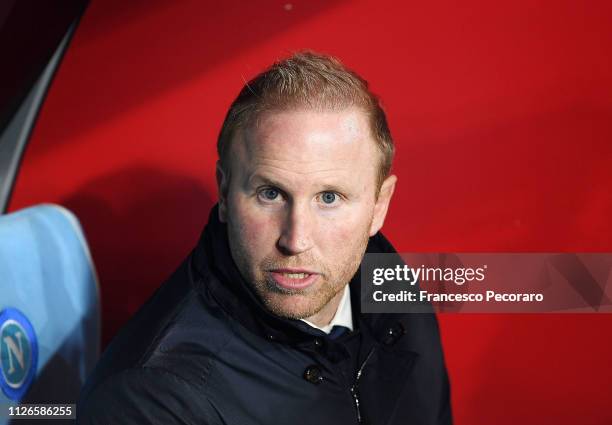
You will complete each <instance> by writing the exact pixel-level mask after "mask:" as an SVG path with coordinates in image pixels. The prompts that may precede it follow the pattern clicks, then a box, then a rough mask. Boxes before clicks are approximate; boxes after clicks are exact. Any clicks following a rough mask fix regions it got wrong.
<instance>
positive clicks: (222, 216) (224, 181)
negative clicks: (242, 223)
mask: <svg viewBox="0 0 612 425" xmlns="http://www.w3.org/2000/svg"><path fill="white" fill-rule="evenodd" d="M215 176H216V177H217V192H218V193H219V221H220V222H221V223H227V191H228V188H229V172H227V171H225V170H224V169H223V166H222V165H221V161H217V168H216V172H215Z"/></svg>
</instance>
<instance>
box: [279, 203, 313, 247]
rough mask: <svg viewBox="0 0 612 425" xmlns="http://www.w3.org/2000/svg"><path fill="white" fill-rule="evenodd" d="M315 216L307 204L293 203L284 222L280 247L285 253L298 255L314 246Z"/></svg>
mask: <svg viewBox="0 0 612 425" xmlns="http://www.w3.org/2000/svg"><path fill="white" fill-rule="evenodd" d="M313 224H314V223H313V217H312V211H310V208H309V207H308V205H307V204H297V203H295V204H293V205H291V206H290V207H289V210H288V213H287V216H286V218H285V222H284V224H283V228H282V232H281V235H280V238H279V239H278V243H277V244H278V248H279V250H280V251H281V252H283V253H284V254H285V255H297V254H300V253H302V252H306V251H308V250H309V249H311V248H312V246H313V239H312V232H313Z"/></svg>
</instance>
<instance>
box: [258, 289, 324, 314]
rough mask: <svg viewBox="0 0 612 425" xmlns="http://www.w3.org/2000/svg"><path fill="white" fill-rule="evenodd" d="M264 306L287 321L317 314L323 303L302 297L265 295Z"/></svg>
mask: <svg viewBox="0 0 612 425" xmlns="http://www.w3.org/2000/svg"><path fill="white" fill-rule="evenodd" d="M264 297H265V298H264V304H265V305H266V307H267V309H268V310H270V312H272V313H274V314H275V315H277V316H280V317H285V318H288V319H304V318H306V317H310V316H312V315H314V314H316V313H318V312H319V311H320V310H321V309H322V308H323V306H324V303H322V302H321V301H319V302H317V300H312V299H310V298H308V297H305V296H303V295H280V294H266V295H265V296H264Z"/></svg>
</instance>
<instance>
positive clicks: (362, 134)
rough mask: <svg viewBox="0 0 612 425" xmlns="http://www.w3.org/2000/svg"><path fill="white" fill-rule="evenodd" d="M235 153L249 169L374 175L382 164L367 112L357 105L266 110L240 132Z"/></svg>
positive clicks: (293, 172)
mask: <svg viewBox="0 0 612 425" xmlns="http://www.w3.org/2000/svg"><path fill="white" fill-rule="evenodd" d="M235 154H236V155H237V157H238V158H239V159H240V163H241V164H240V168H242V169H244V170H245V171H248V172H249V173H253V172H255V171H256V170H259V169H261V168H263V169H267V170H268V171H274V170H277V171H286V172H288V173H290V174H291V173H292V174H305V175H313V174H315V173H317V174H321V175H323V174H325V173H332V174H333V173H336V174H337V173H342V172H345V173H351V174H355V171H356V170H359V171H360V173H358V174H365V175H366V176H369V175H370V174H371V175H372V176H374V175H375V170H376V167H377V165H378V154H377V147H376V145H375V142H374V140H373V138H372V136H371V131H370V128H369V122H368V119H367V116H366V115H365V114H364V113H363V112H362V111H360V110H357V109H347V110H343V111H312V110H290V111H274V112H267V113H264V114H263V115H262V116H261V117H260V119H259V120H258V123H257V125H254V126H253V127H251V128H249V129H247V130H246V131H244V133H243V137H239V138H237V140H236V150H235ZM238 158H236V159H238ZM232 162H234V161H232Z"/></svg>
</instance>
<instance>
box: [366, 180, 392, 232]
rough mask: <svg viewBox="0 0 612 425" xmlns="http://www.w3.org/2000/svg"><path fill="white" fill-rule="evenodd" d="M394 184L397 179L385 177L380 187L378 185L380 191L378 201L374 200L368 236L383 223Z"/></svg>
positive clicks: (376, 230)
mask: <svg viewBox="0 0 612 425" xmlns="http://www.w3.org/2000/svg"><path fill="white" fill-rule="evenodd" d="M396 182H397V177H396V176H394V175H392V176H389V177H387V178H386V179H385V181H383V183H382V185H380V190H379V191H378V199H377V200H376V204H374V215H373V216H372V223H371V224H370V236H374V235H375V234H376V232H378V231H379V230H380V228H381V227H382V226H383V223H384V222H385V217H386V216H387V210H388V209H389V203H390V202H391V197H392V196H393V191H395V183H396Z"/></svg>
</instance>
